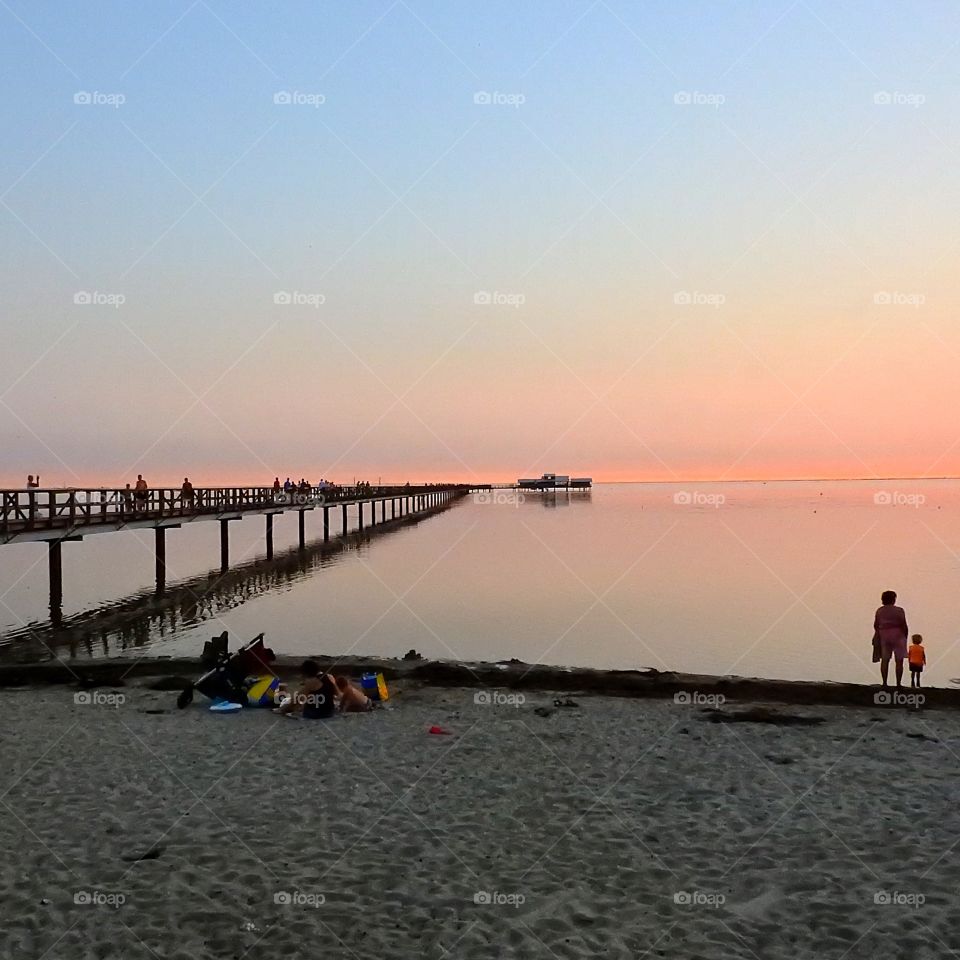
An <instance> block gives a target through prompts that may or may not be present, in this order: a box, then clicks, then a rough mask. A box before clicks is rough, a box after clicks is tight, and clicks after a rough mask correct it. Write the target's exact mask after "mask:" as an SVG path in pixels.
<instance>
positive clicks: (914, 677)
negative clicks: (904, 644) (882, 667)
mask: <svg viewBox="0 0 960 960" xmlns="http://www.w3.org/2000/svg"><path fill="white" fill-rule="evenodd" d="M911 640H913V643H911V644H910V649H909V650H908V651H907V660H908V661H909V663H910V686H911V687H919V686H920V674H921V673H923V668H924V667H925V666H926V664H927V651H926V650H924V649H923V637H921V636H920V634H919V633H915V634H914V635H913V636H912V637H911Z"/></svg>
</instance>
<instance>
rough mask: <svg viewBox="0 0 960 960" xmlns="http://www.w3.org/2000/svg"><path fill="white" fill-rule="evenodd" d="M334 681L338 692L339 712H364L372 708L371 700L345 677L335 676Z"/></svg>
mask: <svg viewBox="0 0 960 960" xmlns="http://www.w3.org/2000/svg"><path fill="white" fill-rule="evenodd" d="M334 682H335V683H336V685H337V693H338V694H340V712H341V713H364V712H365V711H367V710H372V709H373V701H372V700H371V699H370V698H369V697H368V696H367V695H366V694H365V693H364V692H363V691H362V690H361V689H360V688H359V687H357V686H355V685H354V684H352V683H351V682H350V681H349V680H348V679H347V678H346V677H335V678H334Z"/></svg>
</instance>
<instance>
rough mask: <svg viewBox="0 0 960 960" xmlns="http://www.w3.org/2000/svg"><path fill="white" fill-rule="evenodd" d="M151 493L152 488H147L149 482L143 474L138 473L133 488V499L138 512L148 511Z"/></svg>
mask: <svg viewBox="0 0 960 960" xmlns="http://www.w3.org/2000/svg"><path fill="white" fill-rule="evenodd" d="M149 493H150V488H149V487H148V486H147V481H146V480H144V479H143V474H142V473H138V474H137V482H136V485H135V486H134V488H133V499H134V501H135V503H136V508H137V509H138V510H146V509H147V496H148V494H149Z"/></svg>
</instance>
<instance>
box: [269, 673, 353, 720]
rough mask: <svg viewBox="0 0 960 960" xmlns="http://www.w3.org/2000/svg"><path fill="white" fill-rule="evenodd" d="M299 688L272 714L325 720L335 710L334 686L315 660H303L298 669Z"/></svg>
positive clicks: (328, 675)
mask: <svg viewBox="0 0 960 960" xmlns="http://www.w3.org/2000/svg"><path fill="white" fill-rule="evenodd" d="M300 674H301V676H302V679H301V681H300V686H299V687H298V688H297V690H296V691H295V692H294V693H293V694H292V696H291V697H290V699H289V700H287V701H286V702H285V703H284V704H283V705H282V706H280V707H278V708H277V709H276V710H275V711H274V713H279V714H283V715H284V716H290V715H293V714H295V713H299V714H300V716H302V717H303V718H304V719H305V720H325V719H327V718H328V717H332V716H333V713H334V710H335V709H336V706H337V702H336V693H337V688H336V684H335V683H334V682H333V678H332V677H331V676H330V674H329V673H321V672H320V667H319V666H318V664H317V661H316V660H304V661H303V665H302V666H301V667H300Z"/></svg>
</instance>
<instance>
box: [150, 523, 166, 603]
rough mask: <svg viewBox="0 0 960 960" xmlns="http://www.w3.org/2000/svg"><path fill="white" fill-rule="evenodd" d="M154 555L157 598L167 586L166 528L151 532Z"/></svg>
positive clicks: (158, 528)
mask: <svg viewBox="0 0 960 960" xmlns="http://www.w3.org/2000/svg"><path fill="white" fill-rule="evenodd" d="M153 543H154V554H155V555H156V579H157V596H160V595H161V594H162V593H163V591H164V590H165V589H166V586H167V530H166V527H157V528H156V529H155V530H154V531H153Z"/></svg>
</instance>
